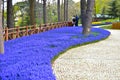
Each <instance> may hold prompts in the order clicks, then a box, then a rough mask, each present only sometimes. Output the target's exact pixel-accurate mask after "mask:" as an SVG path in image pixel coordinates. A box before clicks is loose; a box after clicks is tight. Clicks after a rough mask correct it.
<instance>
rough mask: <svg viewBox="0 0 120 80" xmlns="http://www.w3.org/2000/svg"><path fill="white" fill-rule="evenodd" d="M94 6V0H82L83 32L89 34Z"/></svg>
mask: <svg viewBox="0 0 120 80" xmlns="http://www.w3.org/2000/svg"><path fill="white" fill-rule="evenodd" d="M93 7H94V0H87V1H86V0H81V18H82V21H81V22H82V26H83V32H82V33H83V34H84V35H85V36H88V35H89V34H90V31H91V30H90V29H91V23H92V12H93Z"/></svg>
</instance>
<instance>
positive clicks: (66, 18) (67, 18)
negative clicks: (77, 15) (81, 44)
mask: <svg viewBox="0 0 120 80" xmlns="http://www.w3.org/2000/svg"><path fill="white" fill-rule="evenodd" d="M66 21H68V0H66Z"/></svg>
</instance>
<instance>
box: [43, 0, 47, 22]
mask: <svg viewBox="0 0 120 80" xmlns="http://www.w3.org/2000/svg"><path fill="white" fill-rule="evenodd" d="M43 22H44V24H46V23H47V15H46V0H43Z"/></svg>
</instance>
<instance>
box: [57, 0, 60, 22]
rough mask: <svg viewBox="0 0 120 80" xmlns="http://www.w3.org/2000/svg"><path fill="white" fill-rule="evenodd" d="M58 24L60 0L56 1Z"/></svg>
mask: <svg viewBox="0 0 120 80" xmlns="http://www.w3.org/2000/svg"><path fill="white" fill-rule="evenodd" d="M57 11H58V12H57V13H58V22H60V0H57Z"/></svg>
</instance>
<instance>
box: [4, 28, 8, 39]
mask: <svg viewBox="0 0 120 80" xmlns="http://www.w3.org/2000/svg"><path fill="white" fill-rule="evenodd" d="M5 40H6V41H8V28H7V27H5Z"/></svg>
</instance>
